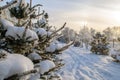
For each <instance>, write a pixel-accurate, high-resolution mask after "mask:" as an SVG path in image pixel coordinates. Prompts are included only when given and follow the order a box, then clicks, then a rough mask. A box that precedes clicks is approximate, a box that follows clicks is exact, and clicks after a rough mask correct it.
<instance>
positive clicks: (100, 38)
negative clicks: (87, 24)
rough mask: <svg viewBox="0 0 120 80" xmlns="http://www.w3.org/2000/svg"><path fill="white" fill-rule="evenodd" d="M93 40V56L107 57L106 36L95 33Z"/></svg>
mask: <svg viewBox="0 0 120 80" xmlns="http://www.w3.org/2000/svg"><path fill="white" fill-rule="evenodd" d="M93 38H94V40H93V41H92V42H91V52H92V53H95V54H102V55H108V52H109V48H108V42H107V38H106V36H105V35H102V34H101V33H99V32H97V33H96V34H95V36H93Z"/></svg>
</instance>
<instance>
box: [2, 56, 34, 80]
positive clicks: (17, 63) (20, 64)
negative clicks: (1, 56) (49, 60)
mask: <svg viewBox="0 0 120 80" xmlns="http://www.w3.org/2000/svg"><path fill="white" fill-rule="evenodd" d="M33 69H34V65H33V63H32V61H31V60H30V59H28V58H27V57H25V56H23V55H20V54H7V58H6V59H5V60H3V61H0V80H4V79H5V78H8V77H10V76H12V75H14V74H17V73H23V72H26V71H30V70H33ZM29 77H30V75H27V76H24V77H22V79H24V80H27V79H28V78H29Z"/></svg>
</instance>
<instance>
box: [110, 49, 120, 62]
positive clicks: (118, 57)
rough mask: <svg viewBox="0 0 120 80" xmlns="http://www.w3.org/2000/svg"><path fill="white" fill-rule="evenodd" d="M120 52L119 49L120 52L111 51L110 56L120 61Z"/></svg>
mask: <svg viewBox="0 0 120 80" xmlns="http://www.w3.org/2000/svg"><path fill="white" fill-rule="evenodd" d="M119 52H120V50H119V49H118V50H113V51H111V53H110V56H111V57H112V58H113V59H115V61H118V62H119V61H120V53H119Z"/></svg>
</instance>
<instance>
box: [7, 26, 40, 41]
mask: <svg viewBox="0 0 120 80" xmlns="http://www.w3.org/2000/svg"><path fill="white" fill-rule="evenodd" d="M24 31H25V27H16V26H14V27H12V26H11V27H9V28H8V29H7V32H6V34H5V36H6V37H8V36H12V37H14V38H15V39H19V37H18V36H17V35H19V36H20V38H22V36H23V34H24ZM28 37H30V38H29V39H28V41H32V40H38V36H37V34H36V33H35V32H34V31H32V30H30V29H27V30H26V35H25V39H27V38H28Z"/></svg>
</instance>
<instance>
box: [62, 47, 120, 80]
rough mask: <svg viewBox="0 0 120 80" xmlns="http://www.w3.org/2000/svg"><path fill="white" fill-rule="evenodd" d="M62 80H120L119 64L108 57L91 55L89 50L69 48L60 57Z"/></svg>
mask: <svg viewBox="0 0 120 80" xmlns="http://www.w3.org/2000/svg"><path fill="white" fill-rule="evenodd" d="M61 58H63V59H64V62H65V66H63V68H62V69H61V71H60V74H61V76H62V77H63V80H120V63H116V62H113V61H112V58H111V57H109V56H103V55H95V54H91V52H90V51H89V50H85V49H82V48H75V47H71V48H69V49H68V50H66V51H64V53H63V55H62V57H61Z"/></svg>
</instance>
